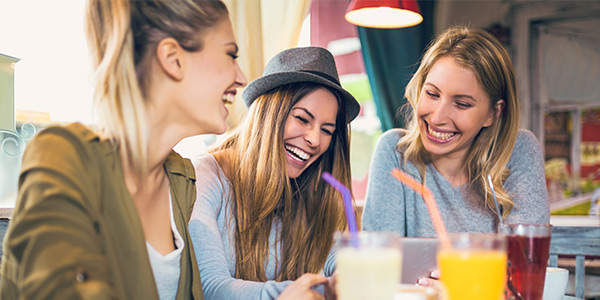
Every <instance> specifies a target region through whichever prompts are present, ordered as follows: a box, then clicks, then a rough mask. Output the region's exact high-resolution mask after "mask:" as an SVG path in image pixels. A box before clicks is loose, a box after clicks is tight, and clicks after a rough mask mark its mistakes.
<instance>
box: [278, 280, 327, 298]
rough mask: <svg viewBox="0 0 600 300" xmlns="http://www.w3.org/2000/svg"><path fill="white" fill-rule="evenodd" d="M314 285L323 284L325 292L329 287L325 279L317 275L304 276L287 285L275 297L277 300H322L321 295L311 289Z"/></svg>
mask: <svg viewBox="0 0 600 300" xmlns="http://www.w3.org/2000/svg"><path fill="white" fill-rule="evenodd" d="M316 284H325V289H326V290H327V288H328V287H327V286H328V285H329V284H328V280H327V278H326V277H323V276H321V275H317V274H304V275H302V276H300V277H299V278H298V279H296V281H294V283H292V284H290V285H288V286H287V287H286V288H285V289H284V290H283V292H282V293H281V295H279V297H277V300H296V299H298V300H300V299H306V300H324V299H325V298H324V297H323V295H321V294H319V292H317V291H315V290H313V289H311V287H312V286H313V285H316Z"/></svg>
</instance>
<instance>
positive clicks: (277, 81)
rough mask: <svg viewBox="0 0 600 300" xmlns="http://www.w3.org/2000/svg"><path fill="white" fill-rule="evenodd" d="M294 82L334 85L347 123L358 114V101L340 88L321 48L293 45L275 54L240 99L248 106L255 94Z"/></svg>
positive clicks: (329, 57)
mask: <svg viewBox="0 0 600 300" xmlns="http://www.w3.org/2000/svg"><path fill="white" fill-rule="evenodd" d="M296 82H316V83H320V84H322V85H325V86H328V87H330V88H333V89H334V90H336V91H338V92H339V93H340V94H341V95H342V101H344V104H345V107H346V116H347V118H348V123H350V121H352V120H354V118H356V116H358V113H359V112H360V104H358V101H356V99H355V98H354V97H353V96H352V95H351V94H350V93H348V91H346V90H345V89H343V88H342V86H341V85H340V80H339V77H338V72H337V68H336V66H335V60H334V59H333V55H332V54H331V52H329V50H327V49H325V48H321V47H298V48H292V49H288V50H284V51H282V52H280V53H279V54H277V55H275V56H274V57H273V58H272V59H271V60H270V61H269V63H267V67H266V68H265V71H264V72H263V75H262V76H261V77H260V78H258V79H256V80H254V81H252V82H250V84H248V86H247V87H246V88H245V89H244V92H243V93H242V98H243V99H244V102H245V103H246V106H250V104H252V102H254V100H255V99H256V98H257V97H258V96H260V95H262V94H265V93H267V92H268V91H270V90H272V89H274V88H276V87H279V86H282V85H285V84H290V83H296Z"/></svg>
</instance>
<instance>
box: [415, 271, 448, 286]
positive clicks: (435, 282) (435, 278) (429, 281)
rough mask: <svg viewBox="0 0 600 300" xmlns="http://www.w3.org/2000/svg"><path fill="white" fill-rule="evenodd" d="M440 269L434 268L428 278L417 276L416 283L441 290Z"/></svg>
mask: <svg viewBox="0 0 600 300" xmlns="http://www.w3.org/2000/svg"><path fill="white" fill-rule="evenodd" d="M439 279H440V270H434V271H432V272H431V273H429V278H425V277H423V278H419V280H417V285H420V286H424V287H433V288H435V289H437V290H441V287H442V283H441V282H440V280H439Z"/></svg>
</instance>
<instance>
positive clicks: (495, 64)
mask: <svg viewBox="0 0 600 300" xmlns="http://www.w3.org/2000/svg"><path fill="white" fill-rule="evenodd" d="M445 56H450V57H452V58H454V60H455V61H456V62H457V63H458V64H459V65H461V66H462V67H464V68H467V69H469V70H471V71H472V72H473V74H475V76H476V77H477V80H478V81H479V83H480V84H481V86H482V87H483V89H484V90H485V92H486V93H487V95H488V96H489V97H490V99H491V103H490V105H491V107H492V109H494V108H495V107H496V104H497V103H498V101H499V100H504V109H503V110H502V112H501V114H500V117H499V118H497V119H496V120H495V121H494V122H493V123H492V125H491V126H489V127H483V128H482V129H481V131H480V132H479V133H478V135H477V136H476V138H475V140H474V142H473V145H472V146H471V148H470V149H469V153H468V155H467V157H466V159H465V164H466V166H467V174H468V178H469V182H470V183H471V184H472V186H473V187H474V189H475V190H476V191H477V192H479V193H480V194H481V195H483V197H484V200H485V202H486V204H487V206H488V207H489V208H490V209H491V210H492V211H494V212H495V211H496V210H495V208H494V202H493V198H492V194H491V190H490V189H489V186H488V184H487V174H490V175H491V177H492V181H493V183H494V187H495V191H496V196H497V198H498V202H499V203H500V205H501V206H502V208H503V211H504V212H503V214H502V215H503V217H506V216H507V215H508V214H509V213H510V211H511V209H512V207H513V206H514V202H513V201H512V199H511V198H510V195H509V194H508V193H507V192H506V190H505V189H504V187H503V183H504V181H505V180H506V178H507V177H508V174H509V171H510V170H508V169H507V168H506V165H507V164H508V161H509V160H510V156H511V154H512V150H513V148H514V145H515V141H516V139H517V133H518V128H519V114H520V113H519V99H518V96H517V89H516V83H515V72H514V69H513V66H512V62H511V60H510V56H509V55H508V53H507V52H506V50H505V49H504V47H502V44H500V42H499V41H498V40H497V39H496V38H495V37H493V36H492V35H491V34H489V33H487V32H485V31H483V30H479V29H471V28H468V27H465V26H456V27H452V28H449V29H448V30H446V31H445V32H444V33H443V34H441V35H440V36H438V37H437V39H436V40H434V41H433V42H432V44H431V45H430V46H429V48H428V50H427V52H426V53H425V55H424V56H423V59H422V61H421V64H420V66H419V69H418V70H417V72H416V73H415V75H414V76H413V78H412V79H411V80H410V82H409V83H408V85H407V86H406V94H405V96H406V98H407V99H408V101H409V103H410V105H411V106H412V112H413V113H412V119H411V120H410V122H409V125H408V132H407V134H406V135H405V136H404V137H403V138H402V139H401V140H400V142H399V143H398V150H399V151H402V152H404V157H405V162H406V161H410V162H412V163H414V164H415V166H416V167H417V168H418V169H419V172H420V173H421V177H422V178H423V180H424V178H425V164H426V163H428V162H430V158H429V153H428V152H427V150H425V147H424V146H423V142H422V141H421V137H420V134H419V123H418V118H417V115H416V113H417V110H416V107H417V103H418V102H419V95H420V94H421V91H422V89H423V85H424V83H425V79H426V78H427V75H428V74H429V71H430V70H431V68H432V66H433V65H434V64H435V63H436V62H437V61H438V60H439V59H440V58H442V57H445Z"/></svg>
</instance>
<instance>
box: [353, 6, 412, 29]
mask: <svg viewBox="0 0 600 300" xmlns="http://www.w3.org/2000/svg"><path fill="white" fill-rule="evenodd" d="M346 21H348V22H350V23H352V24H354V25H356V26H362V27H372V28H403V27H410V26H415V25H417V24H419V23H421V22H422V21H423V17H422V16H421V11H420V10H419V4H417V0H352V2H350V5H349V6H348V10H347V11H346Z"/></svg>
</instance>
